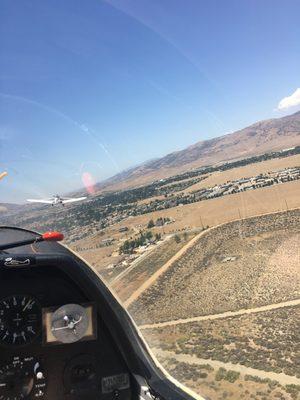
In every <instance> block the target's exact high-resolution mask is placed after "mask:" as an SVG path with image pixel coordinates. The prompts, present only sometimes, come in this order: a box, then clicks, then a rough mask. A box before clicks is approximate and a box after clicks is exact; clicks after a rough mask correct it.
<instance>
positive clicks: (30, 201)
mask: <svg viewBox="0 0 300 400" xmlns="http://www.w3.org/2000/svg"><path fill="white" fill-rule="evenodd" d="M27 201H29V203H43V204H52V203H53V201H52V200H43V199H27Z"/></svg>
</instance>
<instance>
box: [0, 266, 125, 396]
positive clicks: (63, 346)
mask: <svg viewBox="0 0 300 400" xmlns="http://www.w3.org/2000/svg"><path fill="white" fill-rule="evenodd" d="M0 293H1V295H0V400H23V399H24V400H33V399H39V398H40V399H45V400H48V399H51V400H80V399H84V400H94V399H120V400H123V399H124V400H127V399H130V398H131V378H130V373H129V371H128V368H127V366H126V364H125V362H124V360H123V358H122V356H121V355H120V352H119V351H118V349H117V346H116V345H115V343H114V341H113V339H112V337H111V335H110V332H109V330H108V329H107V326H106V325H105V324H104V322H103V320H102V318H101V306H99V304H97V303H96V302H95V300H94V299H93V298H90V297H89V296H87V295H86V294H85V293H83V292H82V290H81V288H80V286H79V285H77V283H75V282H73V281H72V280H71V279H70V278H69V277H68V276H66V275H65V274H64V273H62V271H61V270H60V269H56V268H55V267H53V266H51V267H50V266H49V267H47V266H43V267H42V268H40V267H35V268H28V269H22V270H20V271H13V270H3V271H1V269H0Z"/></svg>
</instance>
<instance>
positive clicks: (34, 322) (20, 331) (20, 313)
mask: <svg viewBox="0 0 300 400" xmlns="http://www.w3.org/2000/svg"><path fill="white" fill-rule="evenodd" d="M40 329H41V307H40V305H39V303H38V301H37V300H36V299H35V298H34V297H32V296H28V295H15V296H10V297H7V298H5V299H2V300H1V301H0V344H6V345H11V346H19V345H26V344H28V343H31V342H32V341H33V340H34V339H35V338H36V337H37V336H38V335H39V333H40Z"/></svg>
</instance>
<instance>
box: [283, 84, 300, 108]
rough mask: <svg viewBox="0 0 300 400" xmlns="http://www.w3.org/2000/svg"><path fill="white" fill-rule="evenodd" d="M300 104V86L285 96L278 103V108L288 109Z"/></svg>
mask: <svg viewBox="0 0 300 400" xmlns="http://www.w3.org/2000/svg"><path fill="white" fill-rule="evenodd" d="M299 105H300V88H298V89H296V90H295V91H294V93H293V94H291V95H290V96H287V97H284V98H283V99H282V100H280V102H279V103H278V106H277V109H278V110H287V109H288V108H291V107H295V106H299Z"/></svg>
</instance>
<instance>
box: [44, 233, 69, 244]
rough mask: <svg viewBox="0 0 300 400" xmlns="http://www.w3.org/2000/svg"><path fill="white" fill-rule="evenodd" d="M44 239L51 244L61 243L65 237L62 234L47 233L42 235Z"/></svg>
mask: <svg viewBox="0 0 300 400" xmlns="http://www.w3.org/2000/svg"><path fill="white" fill-rule="evenodd" d="M42 238H43V239H44V240H47V241H50V242H59V241H61V240H63V238H64V235H63V234H62V233H60V232H45V233H43V234H42Z"/></svg>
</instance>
